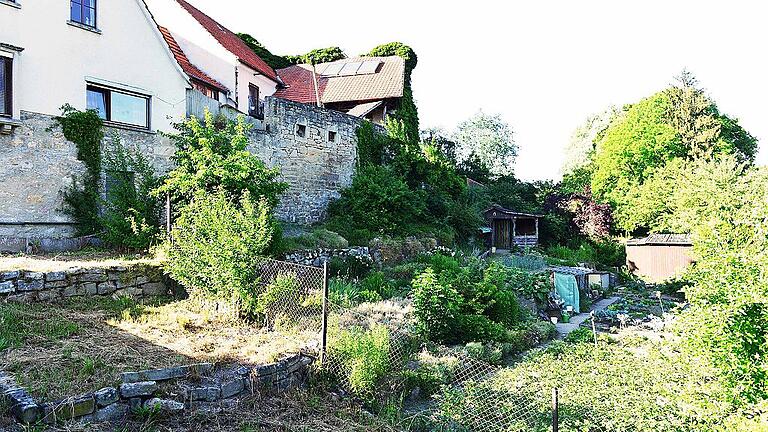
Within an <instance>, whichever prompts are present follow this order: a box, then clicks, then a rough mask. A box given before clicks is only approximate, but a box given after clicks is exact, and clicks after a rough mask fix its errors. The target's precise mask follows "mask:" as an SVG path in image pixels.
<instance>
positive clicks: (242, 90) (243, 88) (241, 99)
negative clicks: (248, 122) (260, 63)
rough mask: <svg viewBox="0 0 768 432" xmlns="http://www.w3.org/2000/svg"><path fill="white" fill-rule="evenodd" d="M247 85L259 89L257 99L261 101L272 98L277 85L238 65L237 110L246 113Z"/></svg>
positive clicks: (241, 64) (259, 74)
mask: <svg viewBox="0 0 768 432" xmlns="http://www.w3.org/2000/svg"><path fill="white" fill-rule="evenodd" d="M249 84H253V85H255V86H257V87H258V88H259V99H261V100H264V98H265V97H267V96H272V95H273V94H275V91H276V90H277V84H275V82H274V81H272V80H271V79H269V78H267V77H265V76H264V75H262V74H261V73H260V72H256V71H255V70H254V69H251V68H250V67H249V66H247V65H245V64H243V63H240V64H239V65H238V67H237V109H238V110H240V111H242V112H248V85H249ZM233 99H234V97H233Z"/></svg>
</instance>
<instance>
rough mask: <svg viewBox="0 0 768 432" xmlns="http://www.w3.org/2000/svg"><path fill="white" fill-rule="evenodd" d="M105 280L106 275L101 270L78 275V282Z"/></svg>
mask: <svg viewBox="0 0 768 432" xmlns="http://www.w3.org/2000/svg"><path fill="white" fill-rule="evenodd" d="M106 280H107V273H105V272H104V271H103V270H98V271H94V270H89V271H88V273H83V274H81V275H80V282H105V281H106Z"/></svg>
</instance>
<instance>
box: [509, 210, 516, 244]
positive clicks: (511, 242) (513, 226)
mask: <svg viewBox="0 0 768 432" xmlns="http://www.w3.org/2000/svg"><path fill="white" fill-rule="evenodd" d="M516 236H517V218H516V217H513V218H512V238H511V241H510V242H509V248H510V249H512V245H517V242H516V241H515V237H516Z"/></svg>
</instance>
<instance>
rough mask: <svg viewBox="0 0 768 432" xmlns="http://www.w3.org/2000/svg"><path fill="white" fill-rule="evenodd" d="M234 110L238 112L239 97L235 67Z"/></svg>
mask: <svg viewBox="0 0 768 432" xmlns="http://www.w3.org/2000/svg"><path fill="white" fill-rule="evenodd" d="M235 105H236V106H235V108H237V109H238V110H240V97H239V96H238V94H237V66H235Z"/></svg>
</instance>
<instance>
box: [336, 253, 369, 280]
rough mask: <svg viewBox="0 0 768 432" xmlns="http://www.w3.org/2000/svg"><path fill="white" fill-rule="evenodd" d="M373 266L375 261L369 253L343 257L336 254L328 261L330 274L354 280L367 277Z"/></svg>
mask: <svg viewBox="0 0 768 432" xmlns="http://www.w3.org/2000/svg"><path fill="white" fill-rule="evenodd" d="M371 268H373V261H372V260H371V258H370V257H369V256H367V255H355V256H351V255H350V256H346V257H343V258H342V257H338V256H335V257H333V258H331V259H330V261H328V274H329V275H330V276H331V277H343V278H346V279H349V280H354V281H357V280H358V279H360V278H363V277H365V275H367V274H368V272H370V271H371Z"/></svg>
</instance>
